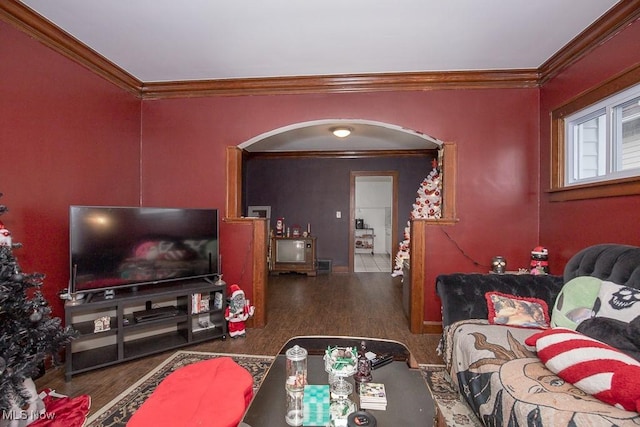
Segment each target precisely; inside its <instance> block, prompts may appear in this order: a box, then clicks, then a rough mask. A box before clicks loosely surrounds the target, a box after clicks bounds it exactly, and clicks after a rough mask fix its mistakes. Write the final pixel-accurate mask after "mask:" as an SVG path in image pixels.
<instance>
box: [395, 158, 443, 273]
mask: <svg viewBox="0 0 640 427" xmlns="http://www.w3.org/2000/svg"><path fill="white" fill-rule="evenodd" d="M441 216H442V177H441V173H440V170H439V169H438V161H437V160H436V159H433V160H432V161H431V172H429V174H428V175H427V176H426V177H425V178H424V179H423V180H422V182H421V183H420V187H418V191H417V195H416V201H415V203H414V204H413V210H412V211H411V216H410V218H409V221H407V226H406V227H405V228H404V236H403V237H404V239H403V240H402V242H400V244H399V245H398V252H397V254H396V259H395V264H394V267H393V272H392V273H391V275H392V276H393V277H397V276H402V266H403V264H404V260H406V259H409V258H410V254H409V245H410V242H411V231H410V230H411V220H412V219H439V218H440V217H441Z"/></svg>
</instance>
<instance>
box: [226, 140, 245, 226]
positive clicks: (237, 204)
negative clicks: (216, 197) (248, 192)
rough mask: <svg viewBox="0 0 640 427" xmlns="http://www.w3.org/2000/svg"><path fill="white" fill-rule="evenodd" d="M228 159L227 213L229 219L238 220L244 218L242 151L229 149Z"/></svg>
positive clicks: (236, 148) (227, 150) (234, 148)
mask: <svg viewBox="0 0 640 427" xmlns="http://www.w3.org/2000/svg"><path fill="white" fill-rule="evenodd" d="M226 157H227V159H226V181H227V192H226V202H225V211H226V216H227V217H228V218H238V217H240V216H242V149H240V148H238V147H227V149H226Z"/></svg>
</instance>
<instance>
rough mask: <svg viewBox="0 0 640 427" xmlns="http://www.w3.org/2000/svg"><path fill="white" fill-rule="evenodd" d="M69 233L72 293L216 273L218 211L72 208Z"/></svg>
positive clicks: (112, 207) (202, 276)
mask: <svg viewBox="0 0 640 427" xmlns="http://www.w3.org/2000/svg"><path fill="white" fill-rule="evenodd" d="M69 230H70V233H69V234H70V235H69V239H70V260H71V262H70V274H71V281H70V288H71V292H73V293H86V292H98V291H101V290H106V289H116V288H121V287H133V286H143V285H151V284H158V283H164V282H171V281H177V280H183V279H191V278H204V277H209V276H213V275H215V274H218V273H219V271H218V258H219V250H218V211H217V209H173V208H147V207H114V206H71V207H70V212H69Z"/></svg>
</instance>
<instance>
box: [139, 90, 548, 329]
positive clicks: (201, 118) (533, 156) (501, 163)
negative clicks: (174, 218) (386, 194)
mask: <svg viewBox="0 0 640 427" xmlns="http://www.w3.org/2000/svg"><path fill="white" fill-rule="evenodd" d="M538 110H539V105H538V91H537V90H536V89H492V90H450V91H425V92H379V93H368V94H327V95H291V96H251V97H226V98H224V97H216V98H190V99H167V100H154V101H148V102H144V105H143V121H142V129H143V130H142V138H143V150H142V165H143V166H142V182H143V188H142V198H143V202H144V204H147V205H180V206H182V205H189V206H212V207H219V208H223V207H224V197H225V184H224V168H225V151H224V150H225V147H226V146H235V145H238V144H240V143H242V142H244V141H246V140H248V139H250V138H252V137H254V136H256V135H259V134H261V133H263V132H266V131H269V130H272V129H275V128H279V127H281V126H285V125H289V124H292V123H296V122H303V121H308V120H317V119H326V118H359V119H369V120H377V121H382V122H387V123H393V124H396V125H400V126H405V127H408V128H411V129H415V130H418V131H421V132H424V133H427V134H430V135H432V136H435V137H437V138H439V139H441V140H444V141H449V142H455V143H456V144H457V146H458V160H459V161H458V186H457V200H458V218H459V222H458V223H457V224H456V225H454V226H445V227H443V228H442V229H440V228H438V229H437V232H439V233H440V234H441V235H442V236H444V233H443V230H444V231H446V232H447V234H448V235H449V236H451V240H450V239H449V238H445V240H443V241H442V243H441V244H439V246H437V247H435V248H434V250H436V251H443V253H451V257H447V258H446V262H444V263H440V262H434V261H433V259H432V258H430V259H429V260H428V262H429V263H431V264H430V265H433V268H434V274H435V273H437V272H449V271H487V270H488V269H489V267H488V265H489V263H490V260H491V257H492V256H494V255H498V254H500V255H504V256H505V257H506V258H507V260H508V261H509V265H510V266H512V267H514V268H515V267H517V266H526V265H527V264H528V261H529V252H530V251H531V249H532V248H533V247H534V246H536V245H537V243H538V240H537V236H538V229H537V224H538V213H537V212H538V180H537V174H538V164H539V158H538V128H539V122H538V115H537V112H538ZM328 173H330V171H329V172H328ZM319 179H322V178H321V177H319ZM445 179H446V178H445ZM416 190H417V188H416ZM458 247H459V248H461V250H462V251H463V252H464V254H466V255H468V256H469V257H471V258H472V259H473V260H475V261H476V262H477V264H479V265H476V264H473V263H472V262H470V261H469V260H468V259H467V258H466V257H465V256H464V255H463V254H462V252H461V251H460V250H458V249H457V248H458ZM238 256H242V254H238ZM223 264H224V261H223ZM223 269H225V266H224V265H223ZM225 271H226V272H227V273H226V274H228V273H229V271H228V270H225ZM432 283H433V282H432V281H431V282H428V283H426V286H427V288H428V290H427V293H429V292H432V288H433V284H432ZM426 308H427V310H426V311H427V312H426V318H427V320H438V319H439V307H438V308H433V307H431V306H428V305H427V306H426Z"/></svg>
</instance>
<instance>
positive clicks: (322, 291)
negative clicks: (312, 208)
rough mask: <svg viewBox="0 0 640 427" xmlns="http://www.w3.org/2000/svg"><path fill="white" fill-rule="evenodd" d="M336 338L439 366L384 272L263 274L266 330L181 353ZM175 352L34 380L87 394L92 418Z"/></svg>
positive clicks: (274, 347) (55, 371)
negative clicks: (388, 342)
mask: <svg viewBox="0 0 640 427" xmlns="http://www.w3.org/2000/svg"><path fill="white" fill-rule="evenodd" d="M301 335H344V336H355V337H371V338H386V339H392V340H397V341H401V342H403V343H404V344H406V345H407V347H408V348H409V349H410V351H411V352H412V354H413V356H414V357H415V359H416V361H417V362H418V363H442V359H441V358H440V357H439V356H438V355H437V353H436V346H437V344H438V340H439V338H440V337H439V335H430V334H423V335H416V334H411V333H410V332H409V328H408V321H407V319H406V317H405V315H404V313H403V311H402V302H401V282H400V278H392V277H391V275H390V274H389V273H352V274H342V273H341V274H327V275H319V276H317V277H306V276H302V275H295V274H293V275H289V274H287V275H280V276H270V277H269V282H268V286H267V326H266V327H265V328H261V329H248V330H247V336H246V338H237V339H231V338H227V339H226V340H224V341H223V340H215V341H211V342H207V343H203V344H198V345H193V346H190V347H186V348H183V349H189V350H195V351H208V352H220V353H238V354H259V355H275V354H277V353H278V351H279V350H280V349H281V348H282V346H283V345H284V344H285V343H286V342H287V341H288V340H289V339H290V338H291V337H294V336H301ZM174 351H175V350H171V351H167V352H164V353H161V354H158V355H154V356H148V357H144V358H142V359H139V360H135V361H131V362H127V363H123V364H120V365H116V366H113V367H109V368H104V369H100V370H97V371H92V372H88V373H84V374H80V375H76V376H74V377H73V378H72V380H71V381H69V382H65V380H64V367H58V368H52V369H50V370H48V371H47V373H46V374H45V375H44V376H43V377H42V378H40V379H38V380H37V381H36V384H37V386H38V390H40V389H42V388H45V387H48V388H52V389H55V390H56V391H58V392H59V393H62V394H66V395H69V396H77V395H80V394H88V395H90V396H91V399H92V407H91V412H92V413H93V412H95V411H97V410H98V409H100V408H101V407H103V406H104V405H105V404H107V403H108V402H109V401H111V400H112V399H113V398H114V397H116V396H117V395H118V394H120V393H122V392H123V391H124V390H126V389H127V388H128V387H129V386H130V385H131V384H133V383H134V382H135V381H137V380H138V379H139V378H141V377H142V376H144V375H145V374H146V373H147V372H149V371H150V370H151V369H153V368H154V367H156V366H157V365H158V364H160V363H161V362H162V361H163V360H165V359H166V358H167V357H168V356H169V355H171V354H173V352H174Z"/></svg>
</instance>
